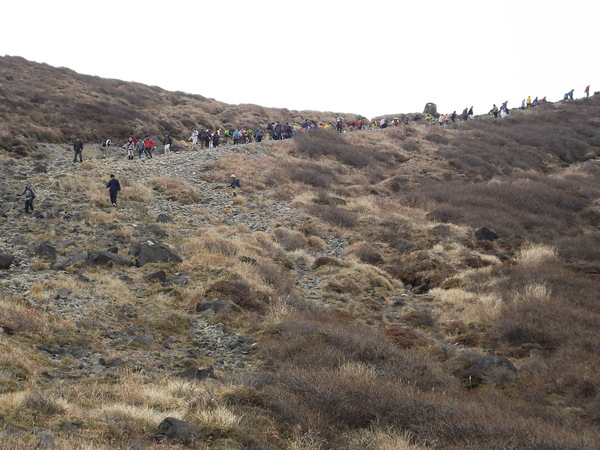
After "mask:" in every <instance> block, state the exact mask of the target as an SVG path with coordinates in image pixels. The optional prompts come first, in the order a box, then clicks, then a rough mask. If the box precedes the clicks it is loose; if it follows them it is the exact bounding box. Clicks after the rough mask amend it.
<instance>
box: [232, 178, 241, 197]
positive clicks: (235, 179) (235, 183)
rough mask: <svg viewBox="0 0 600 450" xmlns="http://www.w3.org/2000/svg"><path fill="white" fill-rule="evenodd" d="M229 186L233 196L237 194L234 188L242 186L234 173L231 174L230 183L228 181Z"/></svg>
mask: <svg viewBox="0 0 600 450" xmlns="http://www.w3.org/2000/svg"><path fill="white" fill-rule="evenodd" d="M229 187H230V188H232V189H233V196H234V197H235V196H236V195H237V194H236V193H235V190H236V189H239V188H241V187H242V185H241V184H240V180H239V179H238V177H236V176H235V174H234V173H232V174H231V183H229Z"/></svg>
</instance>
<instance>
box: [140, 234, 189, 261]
mask: <svg viewBox="0 0 600 450" xmlns="http://www.w3.org/2000/svg"><path fill="white" fill-rule="evenodd" d="M129 254H130V255H132V256H133V257H134V258H135V262H136V265H137V266H138V267H142V266H143V265H145V264H149V263H180V262H182V261H183V258H182V257H181V256H179V255H178V254H177V253H176V252H175V251H174V250H173V249H171V248H170V247H169V246H167V245H164V244H160V243H158V242H157V241H155V240H154V239H146V240H145V241H142V242H140V243H138V244H134V245H133V246H132V247H131V250H130V251H129Z"/></svg>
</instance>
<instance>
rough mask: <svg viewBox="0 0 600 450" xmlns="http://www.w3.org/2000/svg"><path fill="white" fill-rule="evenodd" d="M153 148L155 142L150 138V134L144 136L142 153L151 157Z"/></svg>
mask: <svg viewBox="0 0 600 450" xmlns="http://www.w3.org/2000/svg"><path fill="white" fill-rule="evenodd" d="M155 148H156V144H155V143H154V141H153V140H152V139H150V136H146V137H145V138H144V153H145V154H146V156H147V157H148V158H152V150H154V149H155Z"/></svg>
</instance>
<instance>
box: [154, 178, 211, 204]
mask: <svg viewBox="0 0 600 450" xmlns="http://www.w3.org/2000/svg"><path fill="white" fill-rule="evenodd" d="M151 185H152V189H154V190H155V191H157V192H160V193H162V194H163V195H165V196H166V197H167V198H168V199H169V200H171V201H176V202H179V203H182V204H184V205H189V204H193V203H197V202H198V201H199V199H200V198H199V197H198V194H196V192H195V191H194V189H193V188H192V187H191V186H189V185H188V184H187V182H186V181H184V180H182V179H180V178H169V177H161V178H156V179H154V180H152V181H151Z"/></svg>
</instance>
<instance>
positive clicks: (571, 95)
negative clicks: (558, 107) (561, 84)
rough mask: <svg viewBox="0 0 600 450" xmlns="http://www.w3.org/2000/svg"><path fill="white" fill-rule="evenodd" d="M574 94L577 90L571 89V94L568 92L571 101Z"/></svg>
mask: <svg viewBox="0 0 600 450" xmlns="http://www.w3.org/2000/svg"><path fill="white" fill-rule="evenodd" d="M573 92H575V89H571V90H570V91H569V92H567V94H568V95H569V98H570V99H571V100H573Z"/></svg>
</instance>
